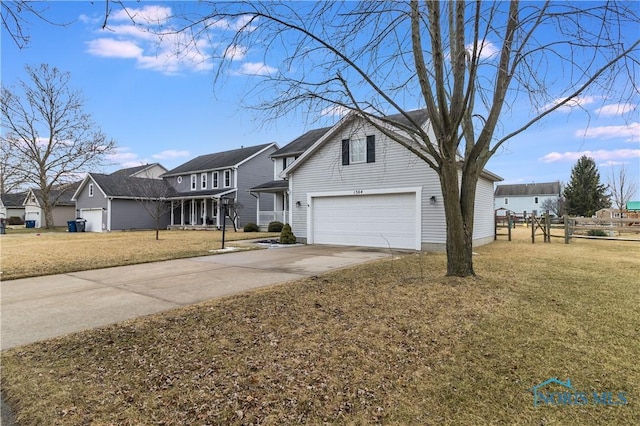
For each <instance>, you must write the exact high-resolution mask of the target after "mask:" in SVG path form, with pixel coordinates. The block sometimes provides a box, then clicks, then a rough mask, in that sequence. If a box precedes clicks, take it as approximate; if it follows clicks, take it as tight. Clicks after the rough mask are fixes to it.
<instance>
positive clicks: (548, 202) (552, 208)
mask: <svg viewBox="0 0 640 426" xmlns="http://www.w3.org/2000/svg"><path fill="white" fill-rule="evenodd" d="M540 209H541V210H542V211H543V212H546V211H549V212H551V213H553V214H554V215H556V216H558V217H560V216H562V215H564V199H563V198H562V197H560V196H559V197H557V198H547V199H545V200H544V201H543V202H542V204H540Z"/></svg>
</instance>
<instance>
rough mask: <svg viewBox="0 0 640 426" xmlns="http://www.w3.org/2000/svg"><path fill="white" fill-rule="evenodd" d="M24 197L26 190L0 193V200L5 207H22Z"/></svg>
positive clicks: (25, 196)
mask: <svg viewBox="0 0 640 426" xmlns="http://www.w3.org/2000/svg"><path fill="white" fill-rule="evenodd" d="M25 198H27V192H17V193H13V194H0V200H2V204H3V205H4V206H5V207H19V208H22V207H23V206H22V204H23V203H24V200H25Z"/></svg>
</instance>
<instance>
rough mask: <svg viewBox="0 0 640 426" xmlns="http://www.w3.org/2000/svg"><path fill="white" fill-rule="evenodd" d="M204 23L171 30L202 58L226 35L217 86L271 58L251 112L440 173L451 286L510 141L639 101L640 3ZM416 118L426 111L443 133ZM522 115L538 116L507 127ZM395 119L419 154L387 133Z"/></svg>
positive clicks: (221, 7)
mask: <svg viewBox="0 0 640 426" xmlns="http://www.w3.org/2000/svg"><path fill="white" fill-rule="evenodd" d="M112 3H113V2H112ZM203 7H204V6H203ZM130 16H132V15H130ZM194 16H195V15H194V14H192V13H191V14H187V13H184V14H180V16H176V17H175V20H174V25H176V26H175V27H172V30H171V31H172V32H190V33H191V37H190V38H191V39H192V40H193V48H197V47H198V46H200V45H202V43H201V42H202V40H203V39H205V38H206V37H208V36H212V37H215V39H216V42H218V41H219V40H220V39H221V38H224V37H225V36H226V40H227V41H226V43H225V46H223V48H221V49H220V50H219V52H218V54H217V56H216V57H215V58H214V59H215V60H216V61H217V62H216V63H217V64H218V67H217V77H216V80H217V81H218V82H223V80H224V78H223V77H225V76H226V75H227V74H228V73H227V71H231V73H229V74H233V73H237V72H238V67H237V58H238V57H239V56H242V54H239V53H238V52H247V51H248V50H249V47H250V48H251V50H253V51H255V50H257V49H261V50H262V51H263V52H264V53H263V60H264V62H265V63H266V62H271V63H270V64H268V66H267V64H265V66H264V67H263V68H262V69H261V71H260V72H259V73H257V74H259V75H258V76H257V77H258V78H261V80H260V81H259V82H258V83H257V84H256V85H255V86H254V87H255V88H254V89H253V90H254V94H256V95H258V96H257V97H258V98H259V99H262V100H263V101H262V102H259V103H257V104H255V105H252V106H253V107H255V108H256V109H258V110H261V111H264V112H265V113H266V115H267V116H268V117H269V118H271V119H277V118H279V117H282V116H284V115H286V114H288V113H289V112H291V111H293V110H304V111H305V112H307V113H308V114H310V115H316V116H317V115H320V114H321V113H322V112H323V111H327V110H330V109H332V110H347V111H355V112H357V113H358V114H359V115H361V116H362V117H364V118H365V119H366V120H368V122H369V123H370V124H371V125H373V126H375V127H376V128H377V129H378V131H380V132H382V133H383V134H385V135H387V136H388V137H389V138H391V139H392V140H394V141H395V142H397V143H399V144H400V145H402V146H404V147H405V148H406V149H408V150H409V151H411V152H413V153H414V154H415V155H416V156H418V157H419V158H420V159H422V160H423V161H424V162H425V163H426V164H428V166H429V167H431V168H432V169H433V170H435V171H436V172H437V174H438V175H439V178H440V185H441V189H442V194H443V201H444V208H445V214H446V220H447V230H446V234H447V237H446V248H447V274H448V275H453V276H463V277H464V276H470V275H474V274H475V272H474V269H473V261H472V238H473V223H474V207H475V205H474V204H475V195H476V187H477V182H478V179H479V177H480V173H481V171H482V170H483V168H484V167H485V165H486V164H487V161H488V160H489V159H490V158H491V157H492V156H493V155H495V154H496V153H497V152H499V150H500V149H501V147H503V145H504V144H505V143H506V142H507V141H508V140H510V139H512V138H513V137H515V136H517V135H519V134H521V133H522V132H524V131H526V130H527V129H528V128H530V127H531V126H532V125H534V124H535V123H537V122H539V121H540V120H542V119H544V118H545V117H547V116H548V115H549V114H551V113H553V112H554V111H556V110H557V109H558V108H561V107H565V106H566V107H570V106H579V105H580V104H581V102H580V100H581V99H582V97H583V96H586V95H587V94H588V93H590V92H589V91H594V92H596V91H597V94H599V95H601V94H602V93H603V92H604V93H606V94H607V95H608V96H609V98H610V99H611V98H613V97H614V96H616V99H618V100H625V99H623V98H622V96H625V93H626V94H627V95H628V96H630V98H629V99H626V100H629V101H631V100H632V99H631V97H637V96H638V89H637V85H636V82H635V81H634V75H637V69H635V68H634V67H637V65H638V61H637V57H638V56H637V55H638V46H639V44H640V40H639V39H638V34H637V31H635V29H636V28H637V22H638V19H639V18H638V10H637V7H636V5H635V4H634V3H633V2H619V3H618V2H607V3H580V4H577V3H571V2H558V3H551V2H544V3H542V2H519V1H512V2H481V1H476V2H466V1H456V2H435V1H433V2H424V3H422V2H418V1H416V0H413V1H410V2H340V3H337V2H314V3H309V2H304V3H297V2H255V1H246V2H229V3H222V2H209V3H206V11H205V12H204V13H202V14H201V15H199V16H196V17H194ZM132 19H134V20H135V17H133V16H132ZM105 25H106V21H105ZM164 28H165V29H166V28H167V26H165V27H164ZM220 28H226V32H224V33H220ZM165 31H166V30H165ZM213 32H216V33H215V34H213ZM218 45H220V44H219V43H217V44H216V46H218ZM185 48H187V46H181V51H182V50H184V49H185ZM276 61H277V63H273V62H276ZM616 91H619V92H620V93H614V92H616ZM629 94H630V95H629ZM407 106H411V107H412V108H415V107H425V108H426V109H427V111H428V113H429V117H430V122H431V129H432V130H433V133H430V132H427V131H426V130H424V129H423V128H421V127H420V126H418V125H417V123H415V122H413V121H412V119H411V117H410V115H409V114H407V112H406V110H405V107H407ZM511 109H514V110H515V109H518V110H519V112H523V111H524V112H527V113H528V116H527V117H526V118H525V119H523V120H522V121H516V120H505V119H504V117H505V116H508V115H509V114H508V113H509V111H510V110H511ZM395 113H400V114H403V115H404V116H405V117H406V118H407V120H408V122H409V124H408V125H404V126H402V127H403V130H404V131H405V132H406V133H407V134H408V135H409V136H410V138H411V141H410V142H408V141H406V140H405V139H402V138H400V137H398V136H397V134H395V133H394V132H391V131H389V129H388V124H390V123H388V122H387V120H386V119H385V117H386V116H388V115H390V114H395ZM393 124H394V125H396V123H393ZM430 134H433V135H435V137H432V136H430Z"/></svg>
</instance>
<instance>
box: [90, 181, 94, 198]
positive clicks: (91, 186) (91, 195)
mask: <svg viewBox="0 0 640 426" xmlns="http://www.w3.org/2000/svg"><path fill="white" fill-rule="evenodd" d="M89 197H93V184H92V183H90V184H89Z"/></svg>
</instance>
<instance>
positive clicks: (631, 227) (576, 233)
mask: <svg viewBox="0 0 640 426" xmlns="http://www.w3.org/2000/svg"><path fill="white" fill-rule="evenodd" d="M518 223H522V224H524V225H526V226H527V227H528V228H530V229H531V243H532V244H535V242H536V238H538V239H539V238H540V237H542V240H543V242H545V243H549V242H551V238H562V239H564V242H565V244H569V243H570V241H571V239H572V238H587V239H595V240H616V241H636V242H640V217H636V218H622V219H618V218H613V219H600V218H590V217H570V216H566V215H565V216H563V217H561V218H558V217H552V216H551V215H550V214H549V212H547V213H545V214H543V215H542V216H536V215H535V214H530V215H529V216H527V215H526V214H524V215H518V214H515V213H514V212H511V211H509V210H507V211H506V212H505V214H503V215H498V214H497V212H496V216H495V238H494V239H496V240H497V239H498V237H499V236H507V238H508V240H509V241H511V238H512V229H514V228H515V226H516V224H518Z"/></svg>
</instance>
